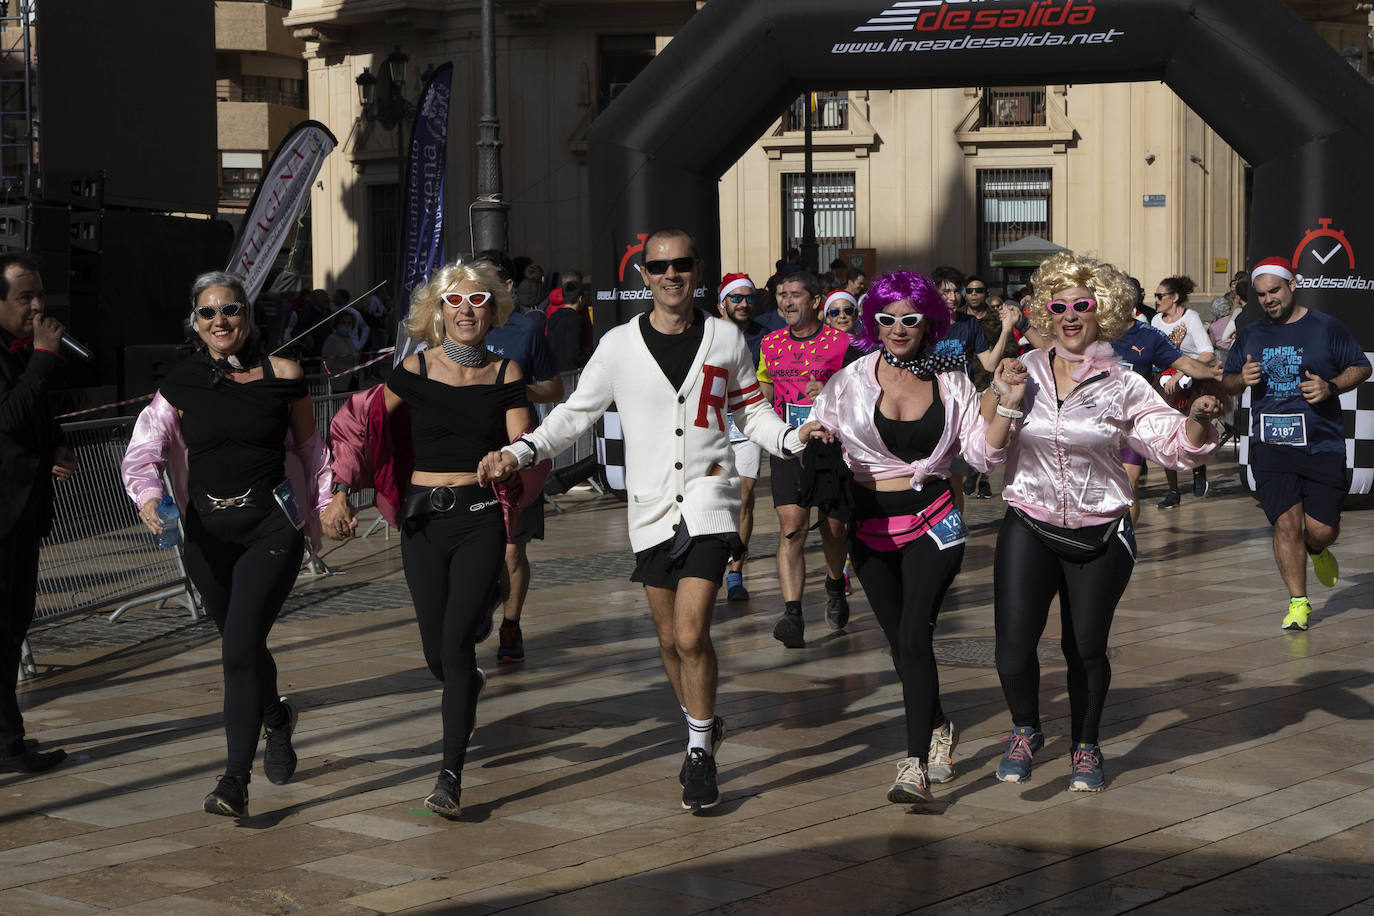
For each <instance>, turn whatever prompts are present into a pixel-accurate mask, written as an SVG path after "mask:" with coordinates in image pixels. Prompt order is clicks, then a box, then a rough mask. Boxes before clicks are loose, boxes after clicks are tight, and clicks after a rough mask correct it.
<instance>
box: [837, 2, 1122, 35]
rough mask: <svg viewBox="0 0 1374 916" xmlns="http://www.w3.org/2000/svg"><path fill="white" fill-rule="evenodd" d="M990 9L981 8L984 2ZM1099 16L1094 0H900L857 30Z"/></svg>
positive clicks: (1063, 21)
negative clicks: (1019, 0)
mask: <svg viewBox="0 0 1374 916" xmlns="http://www.w3.org/2000/svg"><path fill="white" fill-rule="evenodd" d="M985 4H986V5H987V7H991V8H987V7H985V8H982V9H980V8H979V7H984V5H985ZM1096 15H1097V7H1096V6H1094V5H1093V0H1034V2H1033V3H1031V4H1030V6H1024V7H1023V6H1009V5H1007V0H898V2H896V3H893V4H892V5H891V6H889V7H888V8H887V9H885V10H883V11H882V12H881V13H879V14H878V15H877V16H874V17H872V18H870V19H869V20H868V21H867V22H866V23H864V24H863V25H861V26H858V27H857V28H856V29H854V31H855V32H910V31H917V32H964V31H983V30H990V29H1033V28H1042V27H1044V28H1056V27H1059V26H1066V25H1067V26H1079V25H1089V24H1091V23H1092V21H1093V18H1094V17H1095V16H1096Z"/></svg>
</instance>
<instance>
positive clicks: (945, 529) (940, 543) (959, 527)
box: [929, 509, 968, 550]
mask: <svg viewBox="0 0 1374 916" xmlns="http://www.w3.org/2000/svg"><path fill="white" fill-rule="evenodd" d="M929 534H930V536H931V537H933V538H934V539H935V546H937V547H939V548H940V549H941V550H948V549H949V548H951V547H957V546H958V545H960V544H962V543H964V542H965V541H967V540H968V526H967V525H965V524H964V517H963V515H961V514H960V513H959V510H958V509H951V510H949V513H948V514H947V515H946V516H945V517H944V518H942V519H940V520H939V521H938V522H936V523H935V524H933V525H931V526H930V531H929Z"/></svg>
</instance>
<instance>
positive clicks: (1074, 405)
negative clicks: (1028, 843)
mask: <svg viewBox="0 0 1374 916" xmlns="http://www.w3.org/2000/svg"><path fill="white" fill-rule="evenodd" d="M1031 285H1032V286H1033V287H1034V289H1035V298H1034V300H1033V301H1032V303H1031V306H1030V313H1031V320H1032V321H1033V322H1034V323H1035V325H1036V327H1037V328H1038V330H1039V331H1040V333H1041V334H1042V335H1044V336H1045V337H1047V338H1048V339H1050V340H1051V341H1052V346H1051V347H1050V349H1048V350H1035V351H1033V352H1030V353H1027V354H1025V355H1024V356H1022V357H1021V359H1022V361H1023V362H1024V363H1025V365H1026V368H1027V370H1028V371H1029V373H1030V380H1029V382H1028V383H1027V385H1026V394H1025V397H1024V398H1023V399H1022V402H1021V407H1020V409H1019V410H1018V411H1015V412H1016V413H1020V414H1024V416H1019V417H1017V418H1016V419H1015V422H1014V423H1013V435H1012V443H1011V445H1010V446H1008V448H1007V463H1006V482H1005V484H1004V485H1003V488H1002V498H1003V499H1004V500H1006V502H1007V505H1008V507H1009V508H1008V510H1007V515H1006V518H1005V519H1004V521H1003V522H1002V527H1001V530H1000V531H999V533H998V537H997V554H996V559H995V560H994V572H993V591H994V595H995V607H996V610H995V618H996V628H997V673H998V676H999V677H1000V678H1001V681H1002V691H1003V693H1004V694H1005V695H1006V699H1007V705H1008V706H1009V707H1010V709H1011V717H1012V723H1013V725H1014V726H1015V728H1014V729H1013V731H1012V734H1011V736H1010V739H1009V741H1008V744H1007V748H1006V752H1005V753H1004V754H1003V756H1002V761H1001V763H1000V764H999V765H998V767H997V778H998V779H999V780H1001V781H1003V782H1023V781H1025V780H1027V779H1029V778H1030V771H1031V759H1032V756H1033V754H1034V753H1035V751H1037V750H1039V749H1040V747H1042V746H1043V744H1044V736H1043V735H1042V734H1041V731H1040V707H1039V691H1040V666H1039V661H1038V659H1037V657H1036V646H1037V644H1038V643H1039V641H1040V636H1041V634H1042V633H1043V632H1044V630H1045V623H1046V620H1047V618H1048V615H1049V607H1050V602H1051V601H1052V600H1053V599H1054V597H1055V596H1056V595H1058V596H1059V606H1060V618H1061V622H1062V629H1063V635H1062V637H1061V640H1062V647H1063V651H1064V660H1065V662H1066V663H1067V665H1068V688H1069V707H1070V714H1071V715H1070V718H1071V722H1072V725H1071V729H1072V734H1071V736H1070V737H1071V738H1072V741H1073V758H1072V774H1071V776H1070V780H1069V788H1070V789H1073V790H1075V791H1081V792H1097V791H1101V789H1102V788H1104V787H1105V785H1106V780H1105V777H1104V776H1103V773H1102V750H1101V748H1100V747H1099V745H1098V725H1099V722H1100V721H1101V718H1102V708H1103V705H1104V704H1105V702H1106V697H1107V687H1108V684H1109V683H1110V682H1111V665H1110V663H1109V662H1108V660H1107V634H1108V631H1109V630H1110V629H1111V623H1112V616H1113V614H1114V613H1115V612H1116V605H1117V602H1118V601H1120V600H1121V596H1122V594H1123V593H1124V592H1125V590H1126V585H1127V583H1128V582H1129V581H1130V578H1131V570H1132V569H1133V568H1134V566H1135V536H1134V534H1133V532H1132V530H1131V521H1130V511H1129V510H1130V507H1131V502H1132V497H1131V485H1130V481H1129V480H1128V479H1127V477H1126V471H1125V468H1124V467H1123V466H1122V464H1121V457H1120V455H1121V448H1122V447H1123V446H1127V447H1129V448H1132V449H1134V450H1135V451H1137V452H1139V453H1140V454H1142V455H1144V456H1145V457H1146V458H1149V459H1150V460H1151V461H1154V462H1156V463H1157V464H1159V465H1161V466H1162V467H1165V468H1171V469H1175V470H1184V469H1187V468H1191V467H1194V466H1196V465H1198V464H1200V463H1202V462H1204V461H1205V460H1206V458H1207V456H1208V455H1210V454H1211V453H1212V452H1213V451H1214V450H1215V449H1216V444H1217V435H1216V431H1215V430H1213V429H1212V427H1211V423H1210V421H1211V420H1212V419H1213V418H1215V417H1217V416H1218V415H1219V414H1220V412H1221V404H1219V403H1218V401H1217V399H1216V398H1214V397H1211V396H1205V397H1202V398H1199V399H1198V400H1197V401H1195V402H1194V403H1193V405H1192V408H1191V415H1190V416H1185V415H1183V414H1180V413H1179V412H1178V411H1176V410H1175V409H1174V408H1173V407H1171V406H1170V405H1169V404H1167V403H1165V401H1164V399H1163V398H1162V397H1161V396H1160V394H1159V392H1157V391H1155V390H1154V388H1153V387H1151V385H1150V383H1149V382H1148V381H1146V380H1145V379H1144V378H1142V377H1141V376H1139V375H1137V374H1136V373H1134V372H1132V371H1130V370H1128V369H1125V368H1123V367H1122V366H1121V364H1120V362H1119V361H1118V360H1117V358H1116V357H1115V355H1114V353H1113V350H1112V347H1111V343H1110V342H1111V341H1112V340H1114V339H1116V338H1117V337H1118V336H1120V335H1121V334H1122V333H1123V332H1124V331H1125V330H1126V328H1128V327H1129V326H1130V322H1131V321H1132V320H1133V319H1132V315H1131V299H1132V296H1131V294H1130V293H1129V292H1128V289H1127V286H1126V277H1125V275H1124V274H1123V273H1121V272H1120V271H1118V270H1117V269H1116V268H1115V267H1113V266H1111V265H1110V264H1104V263H1100V262H1098V261H1096V260H1094V259H1092V258H1087V257H1081V256H1076V255H1074V254H1072V253H1067V252H1066V253H1062V254H1058V255H1055V256H1054V257H1052V258H1050V259H1048V260H1046V261H1045V262H1044V263H1043V264H1041V265H1040V268H1039V269H1038V270H1037V271H1036V272H1035V275H1034V276H1033V277H1032V278H1031Z"/></svg>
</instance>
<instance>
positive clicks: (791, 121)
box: [786, 92, 849, 130]
mask: <svg viewBox="0 0 1374 916" xmlns="http://www.w3.org/2000/svg"><path fill="white" fill-rule="evenodd" d="M806 114H807V96H802V97H801V98H799V99H797V100H796V101H795V102H793V103H792V107H791V108H789V109H787V127H786V130H805V129H806ZM811 129H812V130H848V129H849V95H848V94H847V93H843V92H818V93H816V112H815V115H814V116H813V120H812V122H811Z"/></svg>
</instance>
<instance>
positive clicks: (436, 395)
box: [386, 350, 528, 474]
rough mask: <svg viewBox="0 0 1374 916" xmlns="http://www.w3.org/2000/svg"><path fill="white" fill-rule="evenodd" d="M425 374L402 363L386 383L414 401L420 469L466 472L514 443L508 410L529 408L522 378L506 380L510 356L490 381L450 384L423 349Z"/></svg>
mask: <svg viewBox="0 0 1374 916" xmlns="http://www.w3.org/2000/svg"><path fill="white" fill-rule="evenodd" d="M419 356H420V374H418V375H417V374H415V373H414V372H411V371H410V370H409V369H406V368H404V367H399V368H397V369H396V370H395V371H393V372H392V373H391V377H390V378H389V379H387V383H386V384H387V387H388V388H390V389H391V391H392V393H393V394H395V395H396V396H397V397H398V398H400V399H401V400H402V401H405V402H406V403H407V404H408V405H410V436H411V440H412V444H413V446H414V448H415V470H417V471H428V472H430V473H436V474H463V473H471V472H474V471H476V470H477V463H478V462H479V461H481V460H482V458H483V457H484V456H485V455H486V454H487V453H488V452H491V451H495V450H496V449H499V448H500V447H501V446H503V445H507V444H509V442H510V438H509V436H508V435H507V432H506V411H507V410H509V409H510V408H512V407H521V406H524V407H528V403H527V402H526V400H525V383H524V381H523V380H516V381H513V382H507V381H506V367H507V366H509V365H510V360H508V359H503V360H502V361H501V369H500V371H499V372H497V374H496V382H495V383H494V384H487V385H446V384H444V383H443V382H439V381H435V380H434V379H432V378H430V377H429V371H428V369H427V368H426V367H425V354H424V351H423V350H422V351H420V354H419Z"/></svg>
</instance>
